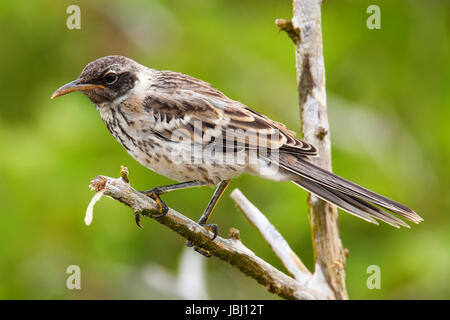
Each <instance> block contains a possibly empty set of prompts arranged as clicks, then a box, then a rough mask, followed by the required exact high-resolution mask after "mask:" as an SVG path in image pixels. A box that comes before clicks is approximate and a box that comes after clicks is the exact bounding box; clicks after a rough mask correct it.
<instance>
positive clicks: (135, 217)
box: [134, 212, 144, 228]
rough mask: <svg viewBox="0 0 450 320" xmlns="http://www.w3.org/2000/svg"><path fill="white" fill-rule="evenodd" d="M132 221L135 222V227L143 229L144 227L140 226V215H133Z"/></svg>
mask: <svg viewBox="0 0 450 320" xmlns="http://www.w3.org/2000/svg"><path fill="white" fill-rule="evenodd" d="M134 221H136V225H137V226H138V227H139V228H144V227H143V226H142V225H141V216H140V214H139V213H137V212H135V213H134Z"/></svg>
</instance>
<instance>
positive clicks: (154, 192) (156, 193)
mask: <svg viewBox="0 0 450 320" xmlns="http://www.w3.org/2000/svg"><path fill="white" fill-rule="evenodd" d="M204 185H206V183H204V182H201V181H196V180H194V181H188V182H182V183H177V184H171V185H168V186H161V187H156V188H153V189H150V190H146V191H140V192H141V193H143V194H145V195H147V196H149V197H150V198H152V199H153V200H155V202H156V203H157V204H158V207H159V212H160V214H158V215H154V216H152V217H153V218H161V217H163V216H165V215H166V213H167V211H169V207H168V206H167V205H166V204H165V203H164V201H162V200H161V198H160V195H162V194H164V193H167V192H170V191H174V190H181V189H188V188H193V187H201V186H204ZM135 219H136V224H137V225H138V226H140V224H139V218H136V217H135Z"/></svg>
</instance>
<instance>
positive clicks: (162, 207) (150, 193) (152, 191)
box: [140, 188, 169, 218]
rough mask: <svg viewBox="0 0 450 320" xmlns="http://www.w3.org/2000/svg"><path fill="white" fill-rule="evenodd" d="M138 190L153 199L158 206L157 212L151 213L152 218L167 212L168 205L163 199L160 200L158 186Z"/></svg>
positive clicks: (162, 215) (159, 216) (160, 216)
mask: <svg viewBox="0 0 450 320" xmlns="http://www.w3.org/2000/svg"><path fill="white" fill-rule="evenodd" d="M140 192H141V193H142V194H145V195H146V196H148V197H150V198H152V199H153V200H155V202H156V204H157V205H158V207H159V214H155V215H151V217H152V218H162V217H164V216H165V215H166V214H167V212H168V211H169V207H168V206H167V205H166V204H165V203H164V201H162V200H161V197H160V196H159V195H160V194H161V193H162V192H161V191H160V190H159V189H158V188H153V189H150V190H147V191H140Z"/></svg>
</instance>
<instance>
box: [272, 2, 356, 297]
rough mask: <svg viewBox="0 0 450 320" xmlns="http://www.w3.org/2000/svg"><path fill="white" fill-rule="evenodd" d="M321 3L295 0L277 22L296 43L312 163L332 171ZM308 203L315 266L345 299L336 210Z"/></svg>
mask: <svg viewBox="0 0 450 320" xmlns="http://www.w3.org/2000/svg"><path fill="white" fill-rule="evenodd" d="M321 4H322V1H321V0H294V1H293V9H294V14H293V18H292V21H287V20H283V19H278V20H277V21H276V24H277V25H278V26H279V28H280V29H281V30H284V31H286V32H287V34H288V35H289V37H290V38H291V39H292V40H293V42H294V44H295V51H296V65H297V84H298V90H299V95H300V111H301V120H302V121H301V127H302V133H303V138H304V139H305V141H307V142H309V143H311V144H313V145H314V146H315V147H317V148H318V150H319V155H320V157H318V158H314V159H313V161H314V163H315V164H317V165H319V166H321V167H322V168H324V169H327V170H329V171H331V142H330V135H329V125H328V116H327V107H326V92H325V65H324V58H323V48H322V30H321ZM308 203H309V216H310V223H311V230H312V237H313V247H314V255H315V259H316V269H317V268H320V269H323V272H324V273H325V274H326V279H327V280H328V282H329V283H330V285H331V287H332V288H333V291H334V293H335V295H336V298H337V299H348V295H347V291H346V288H345V250H344V248H343V247H342V242H341V239H340V237H339V229H338V222H337V209H336V207H335V206H333V205H331V204H329V203H328V202H325V201H323V200H321V199H319V198H317V197H315V196H314V195H311V194H310V195H309V200H308ZM316 272H317V270H316Z"/></svg>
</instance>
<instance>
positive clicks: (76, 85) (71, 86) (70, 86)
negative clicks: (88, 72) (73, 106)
mask: <svg viewBox="0 0 450 320" xmlns="http://www.w3.org/2000/svg"><path fill="white" fill-rule="evenodd" d="M92 88H102V89H103V88H105V87H104V86H102V85H100V84H86V83H80V80H78V79H77V80H74V81H72V82H69V83H67V84H65V85H63V86H62V87H61V88H59V89H58V90H56V91H55V92H54V93H53V94H52V97H51V99H54V98H56V97H59V96H62V95H64V94H67V93H71V92H73V91H85V90H89V89H92Z"/></svg>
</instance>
